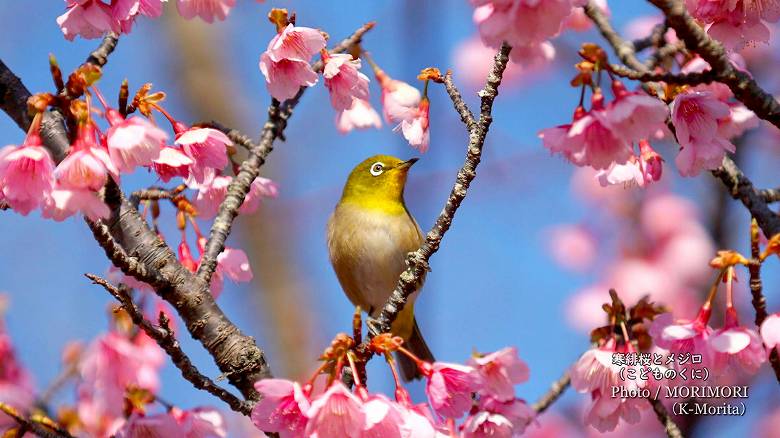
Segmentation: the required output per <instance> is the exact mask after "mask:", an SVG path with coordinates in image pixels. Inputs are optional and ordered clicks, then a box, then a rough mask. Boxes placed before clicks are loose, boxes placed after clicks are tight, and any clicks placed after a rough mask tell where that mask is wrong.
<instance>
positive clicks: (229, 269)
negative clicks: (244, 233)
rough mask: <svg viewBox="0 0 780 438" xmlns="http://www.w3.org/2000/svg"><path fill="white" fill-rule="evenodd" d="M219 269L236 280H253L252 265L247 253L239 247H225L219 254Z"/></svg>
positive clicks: (243, 281) (241, 281) (242, 281)
mask: <svg viewBox="0 0 780 438" xmlns="http://www.w3.org/2000/svg"><path fill="white" fill-rule="evenodd" d="M217 270H218V271H220V273H221V274H224V275H226V276H227V277H228V278H230V279H231V280H233V281H235V282H239V283H245V282H247V281H251V280H252V267H251V266H250V265H249V258H248V257H247V256H246V253H245V252H244V251H242V250H240V249H237V248H229V247H225V250H224V251H222V252H221V253H220V254H219V255H218V256H217Z"/></svg>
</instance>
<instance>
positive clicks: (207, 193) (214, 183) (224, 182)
mask: <svg viewBox="0 0 780 438" xmlns="http://www.w3.org/2000/svg"><path fill="white" fill-rule="evenodd" d="M232 181H233V178H232V177H229V176H222V175H215V172H214V171H213V170H212V169H206V171H205V172H204V178H203V181H202V182H201V183H198V182H197V181H195V180H194V179H193V178H190V179H188V181H187V185H188V186H189V187H190V188H191V189H195V190H198V194H197V196H196V198H195V201H194V204H195V207H196V208H197V210H198V215H199V216H201V217H213V216H214V215H216V214H217V212H218V211H219V206H220V205H221V204H222V201H224V200H225V196H227V189H228V186H229V185H230V183H231V182H232ZM278 194H279V187H278V185H277V184H276V183H275V182H273V181H271V180H270V179H268V178H263V177H257V178H255V180H254V181H253V182H252V185H251V186H250V188H249V192H248V193H247V195H246V198H244V203H243V204H241V207H240V209H239V212H240V213H241V214H251V213H254V212H255V211H257V209H258V208H259V207H260V201H261V199H262V198H275V197H277V196H278Z"/></svg>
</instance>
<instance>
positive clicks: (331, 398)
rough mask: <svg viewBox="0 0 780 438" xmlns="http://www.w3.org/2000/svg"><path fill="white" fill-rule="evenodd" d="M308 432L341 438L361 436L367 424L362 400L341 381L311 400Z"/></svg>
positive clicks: (314, 436) (322, 437)
mask: <svg viewBox="0 0 780 438" xmlns="http://www.w3.org/2000/svg"><path fill="white" fill-rule="evenodd" d="M306 416H307V417H308V418H309V421H308V423H307V424H306V431H305V436H307V437H311V438H341V437H348V436H355V437H356V436H360V433H361V432H362V431H363V425H364V424H365V412H364V411H363V406H362V402H361V401H360V399H358V398H357V396H355V395H354V394H352V393H351V392H350V391H349V390H348V389H347V387H346V386H344V384H343V383H341V382H340V381H336V382H334V383H333V384H332V385H331V386H330V388H328V390H327V391H325V393H324V394H322V395H320V396H319V397H317V398H316V399H315V400H313V401H312V402H311V407H310V408H309V410H308V411H307V412H306Z"/></svg>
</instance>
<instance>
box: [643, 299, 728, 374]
mask: <svg viewBox="0 0 780 438" xmlns="http://www.w3.org/2000/svg"><path fill="white" fill-rule="evenodd" d="M710 313H711V310H710V309H708V308H702V309H701V310H700V311H699V314H698V315H697V316H696V319H694V320H693V321H690V320H678V321H674V318H673V317H672V315H671V314H670V313H664V314H662V315H659V316H657V317H656V318H655V319H654V320H653V323H652V325H651V326H650V335H651V336H652V337H653V342H655V344H656V345H657V346H659V347H661V348H663V349H666V350H669V352H670V353H674V354H675V356H678V355H679V354H680V353H683V354H686V353H690V354H700V355H701V357H702V362H701V366H702V367H708V366H711V364H712V360H713V351H712V349H711V347H710V344H709V342H708V340H709V338H710V336H711V335H712V327H710V326H709V325H707V322H708V321H709V317H710Z"/></svg>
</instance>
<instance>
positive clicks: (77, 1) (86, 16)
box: [57, 0, 120, 41]
mask: <svg viewBox="0 0 780 438" xmlns="http://www.w3.org/2000/svg"><path fill="white" fill-rule="evenodd" d="M65 3H66V6H67V8H68V10H67V11H66V12H65V13H64V14H62V15H60V16H59V17H57V24H58V25H59V26H60V30H61V31H62V34H63V35H64V36H65V38H66V39H67V40H70V41H72V40H73V39H74V38H75V37H76V35H79V36H81V37H82V38H87V39H92V38H99V37H101V36H103V34H104V33H106V32H109V31H113V32H117V33H119V31H120V27H119V22H118V21H117V20H115V19H114V18H113V13H112V11H111V7H110V6H109V5H107V4H105V3H103V2H102V1H101V0H65Z"/></svg>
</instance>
